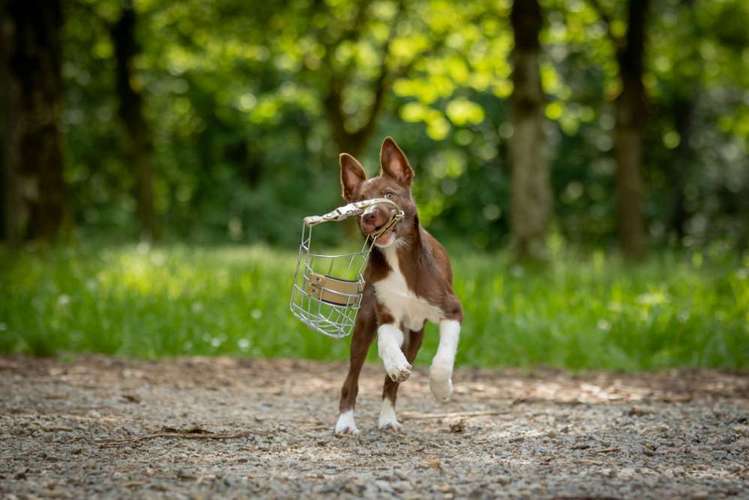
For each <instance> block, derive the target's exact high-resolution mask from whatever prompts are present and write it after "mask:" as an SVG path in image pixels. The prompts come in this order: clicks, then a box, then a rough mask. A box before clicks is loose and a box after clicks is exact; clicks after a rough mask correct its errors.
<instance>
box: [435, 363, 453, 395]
mask: <svg viewBox="0 0 749 500" xmlns="http://www.w3.org/2000/svg"><path fill="white" fill-rule="evenodd" d="M452 376H453V369H452V366H451V365H450V364H449V363H442V362H440V361H438V360H435V361H434V362H432V367H431V368H430V369H429V388H430V389H431V390H432V395H433V396H434V399H436V400H437V401H439V402H440V403H444V402H446V401H449V400H450V397H451V396H452V394H453V381H452Z"/></svg>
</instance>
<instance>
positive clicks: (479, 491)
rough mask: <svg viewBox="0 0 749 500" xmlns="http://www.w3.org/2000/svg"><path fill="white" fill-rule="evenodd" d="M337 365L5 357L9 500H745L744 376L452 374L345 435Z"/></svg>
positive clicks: (366, 416)
mask: <svg viewBox="0 0 749 500" xmlns="http://www.w3.org/2000/svg"><path fill="white" fill-rule="evenodd" d="M344 375H345V365H344V364H322V363H311V362H301V361H268V360H236V359H226V358H221V359H215V358H213V359H180V360H165V361H159V362H142V361H129V360H128V361H126V360H121V359H112V358H105V357H86V358H80V359H77V360H75V361H71V362H69V363H64V362H60V361H54V360H38V359H29V358H22V357H13V358H0V497H4V498H16V497H18V498H26V497H63V498H64V497H71V498H80V497H92V496H93V497H108V498H111V497H141V498H151V497H153V498H158V497H170V498H173V497H177V498H179V497H189V498H205V497H221V498H247V497H253V498H254V497H273V498H276V497H282V498H296V497H318V496H334V497H361V496H364V497H371V498H383V497H404V498H423V497H436V498H452V497H479V498H485V497H491V498H494V497H532V498H554V497H556V498H591V497H595V498H602V497H605V498H612V497H613V498H634V497H637V498H685V497H691V498H720V497H746V498H749V376H747V375H731V374H722V373H717V372H709V371H678V372H667V373H659V374H651V375H626V376H623V375H615V374H586V375H581V376H573V375H570V374H567V373H565V372H559V371H536V372H533V373H523V372H519V371H510V370H502V371H490V370H471V369H459V370H458V371H457V373H456V376H455V383H456V393H455V396H454V398H453V401H452V402H450V403H448V404H446V405H438V404H436V403H435V402H433V400H432V398H431V395H430V393H429V389H428V383H427V378H426V375H425V369H424V368H419V369H417V371H416V372H415V373H414V375H413V376H412V377H411V380H409V381H408V382H407V383H405V384H404V385H403V386H402V387H401V394H400V398H399V415H400V417H401V421H402V423H403V424H404V426H403V431H402V432H400V433H393V432H382V431H379V430H378V429H377V426H376V416H377V410H378V409H379V393H380V385H381V383H382V378H383V372H382V369H381V368H380V367H379V366H377V365H368V366H366V367H365V370H364V373H363V377H362V384H361V390H360V396H359V405H358V412H357V417H358V418H357V424H358V426H359V429H360V430H361V433H360V434H359V435H358V436H346V437H335V436H334V435H333V433H332V428H333V425H334V423H335V417H336V406H337V399H338V389H339V385H340V383H341V381H342V378H343V376H344Z"/></svg>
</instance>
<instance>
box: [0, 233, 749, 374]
mask: <svg viewBox="0 0 749 500" xmlns="http://www.w3.org/2000/svg"><path fill="white" fill-rule="evenodd" d="M0 257H1V258H2V264H0V352H4V353H13V352H24V353H31V354H35V355H53V354H59V353H68V352H100V353H107V354H117V355H124V356H138V357H158V356H171V355H182V354H198V355H214V354H224V355H226V354H229V355H240V356H248V357H254V356H263V357H305V358H312V359H328V360H330V359H345V357H346V355H347V351H348V340H343V341H341V340H333V339H329V338H327V337H323V336H321V335H319V334H316V333H313V332H311V331H309V330H307V329H306V328H305V327H304V326H303V325H301V323H299V322H298V321H296V320H295V319H294V318H293V317H292V316H291V314H290V313H289V312H288V298H289V288H290V284H291V279H292V273H293V269H294V264H295V255H294V254H292V253H289V252H285V251H279V250H275V249H269V248H264V247H243V248H242V247H240V248H237V247H233V248H219V249H208V248H201V249H190V248H186V247H169V248H157V249H147V248H145V247H136V246H128V247H116V248H107V249H96V250H95V249H80V248H79V249H71V248H60V249H55V250H46V251H37V252H28V251H27V252H23V253H11V252H9V251H7V250H5V251H0ZM454 267H455V274H456V291H457V293H458V295H459V296H460V297H461V299H462V301H463V304H464V308H465V317H466V319H465V325H464V330H463V332H464V333H463V336H462V339H461V349H460V354H459V358H460V359H459V362H460V363H463V364H471V365H477V366H534V365H539V364H543V365H548V366H558V367H566V368H572V369H590V368H595V369H599V368H600V369H616V370H640V369H655V368H663V367H673V366H701V367H721V368H728V369H746V368H748V367H749V259H745V260H744V261H743V262H738V261H737V260H736V259H735V258H727V257H724V258H715V259H709V258H703V257H702V256H701V255H699V254H695V255H691V256H676V255H673V254H662V255H658V256H655V257H653V258H651V260H649V261H648V262H646V263H644V264H639V265H637V266H633V265H628V264H625V263H622V262H621V261H619V260H618V259H615V258H608V257H605V256H604V255H603V254H597V253H594V254H592V255H589V256H586V257H584V258H580V257H575V256H573V255H565V256H560V257H558V258H556V259H555V260H554V262H553V263H552V264H550V265H548V266H546V267H544V268H542V269H533V268H525V267H520V266H517V265H515V264H513V263H511V262H510V261H509V260H508V259H507V258H506V257H505V256H504V255H502V254H500V255H493V256H491V255H484V256H480V255H463V256H457V257H456V258H455V259H454ZM429 333H430V334H429V335H428V336H427V340H426V343H425V347H424V348H423V349H422V352H421V354H420V356H419V359H418V362H420V363H426V362H428V360H429V357H430V355H431V354H432V353H433V352H434V350H435V347H436V335H435V331H434V329H433V328H431V329H430V330H429ZM374 351H375V349H372V351H371V352H370V356H371V357H372V359H375V357H376V353H375V352H374Z"/></svg>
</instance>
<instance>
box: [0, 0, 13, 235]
mask: <svg viewBox="0 0 749 500" xmlns="http://www.w3.org/2000/svg"><path fill="white" fill-rule="evenodd" d="M12 29H13V24H12V23H11V21H10V17H9V14H8V1H7V0H2V1H0V241H3V240H9V239H10V236H11V234H10V227H11V225H12V221H11V218H10V213H11V209H12V207H11V206H10V195H11V193H10V154H9V153H10V148H9V147H8V146H9V143H8V140H9V132H10V73H9V70H10V62H9V60H10V52H9V47H10V40H11V36H12Z"/></svg>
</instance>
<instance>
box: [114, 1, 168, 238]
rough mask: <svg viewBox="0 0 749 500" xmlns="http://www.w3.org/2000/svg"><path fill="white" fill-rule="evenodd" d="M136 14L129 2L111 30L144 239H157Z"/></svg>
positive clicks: (121, 104) (152, 177) (120, 103)
mask: <svg viewBox="0 0 749 500" xmlns="http://www.w3.org/2000/svg"><path fill="white" fill-rule="evenodd" d="M136 27H137V14H136V12H135V8H134V6H133V2H132V0H126V1H125V3H124V6H123V8H122V12H121V14H120V17H119V19H118V20H117V22H116V23H115V24H114V26H113V27H112V30H111V37H112V44H113V45H114V54H115V63H116V86H117V96H118V99H119V116H120V119H121V120H122V125H123V128H124V131H125V139H126V151H127V153H126V154H127V158H128V161H129V163H130V164H131V165H132V168H133V170H134V174H135V198H136V203H137V216H138V221H139V223H140V228H141V237H142V238H144V239H146V240H158V239H159V238H160V236H161V234H160V227H159V224H158V222H157V220H156V213H155V209H154V196H153V181H154V170H153V164H152V154H153V144H152V143H151V131H150V128H149V127H148V122H147V121H146V118H145V115H144V113H143V95H142V93H141V91H140V89H139V88H138V87H136V86H135V84H134V83H135V82H136V81H137V78H136V76H135V68H134V64H135V59H136V57H137V56H138V54H139V53H140V47H139V45H138V41H137V38H136Z"/></svg>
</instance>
